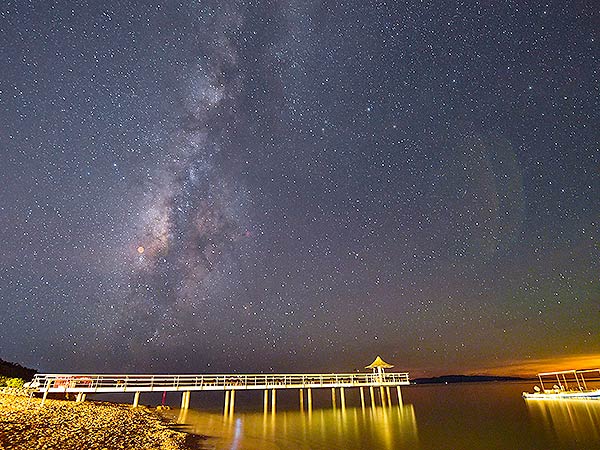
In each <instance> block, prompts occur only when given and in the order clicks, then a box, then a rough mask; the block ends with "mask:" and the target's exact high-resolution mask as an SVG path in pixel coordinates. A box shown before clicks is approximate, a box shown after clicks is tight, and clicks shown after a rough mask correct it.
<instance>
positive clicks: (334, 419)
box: [171, 383, 600, 450]
mask: <svg viewBox="0 0 600 450" xmlns="http://www.w3.org/2000/svg"><path fill="white" fill-rule="evenodd" d="M531 388H532V383H529V384H521V383H473V384H449V385H426V386H425V385H422V386H407V387H403V388H402V393H403V403H402V405H401V406H399V405H398V403H397V402H396V398H395V395H394V396H393V398H394V401H395V404H394V405H393V406H388V407H381V406H376V407H374V408H373V407H370V406H368V405H367V406H366V407H365V408H364V409H363V408H361V406H360V397H359V392H358V389H353V390H350V389H347V390H346V408H344V409H342V408H340V406H339V397H338V406H337V408H332V406H331V393H330V391H327V390H321V391H318V390H313V396H314V400H313V409H312V411H306V407H305V410H304V411H303V412H302V411H300V410H299V398H298V392H297V391H289V392H286V391H278V397H277V402H278V404H277V411H276V413H275V414H272V413H271V412H269V413H267V414H264V413H263V410H262V396H261V393H260V392H257V391H254V392H238V394H237V396H236V410H235V412H234V414H233V416H227V417H225V416H224V415H223V413H222V411H221V409H220V408H222V405H221V403H219V402H222V397H223V394H222V393H221V394H220V396H218V397H217V396H216V395H212V396H211V395H206V394H195V397H194V395H193V396H192V405H191V406H192V408H193V409H190V410H188V411H187V413H185V415H184V412H181V411H178V410H172V411H171V413H172V414H173V415H174V416H175V417H179V420H180V421H181V422H185V423H187V424H189V425H190V426H191V428H193V431H194V432H196V433H198V434H202V435H206V436H208V439H206V440H205V441H204V442H203V444H202V447H201V448H203V449H239V450H242V449H243V450H254V449H261V450H270V449H285V450H293V449H324V450H333V449H344V450H350V449H453V450H459V449H577V450H583V449H590V450H591V449H600V402H598V401H596V402H594V401H572V402H555V401H545V402H540V401H537V402H535V401H525V400H523V399H522V398H521V392H522V391H524V390H530V389H531ZM392 392H393V391H392ZM366 393H367V394H368V391H367V392H366ZM367 400H368V395H367ZM367 403H368V402H367ZM218 405H220V406H218Z"/></svg>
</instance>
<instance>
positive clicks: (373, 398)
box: [369, 386, 375, 406]
mask: <svg viewBox="0 0 600 450" xmlns="http://www.w3.org/2000/svg"><path fill="white" fill-rule="evenodd" d="M369 394H371V406H375V392H374V389H373V386H369Z"/></svg>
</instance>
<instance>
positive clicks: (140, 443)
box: [0, 394, 202, 450]
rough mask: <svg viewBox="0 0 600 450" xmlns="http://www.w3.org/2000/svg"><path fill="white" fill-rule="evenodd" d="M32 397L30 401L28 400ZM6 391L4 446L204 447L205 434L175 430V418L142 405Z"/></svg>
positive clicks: (1, 408)
mask: <svg viewBox="0 0 600 450" xmlns="http://www.w3.org/2000/svg"><path fill="white" fill-rule="evenodd" d="M28 402H29V404H28ZM40 403H41V399H39V398H32V399H31V401H30V400H29V399H28V398H27V397H22V396H15V395H8V394H0V450H4V449H23V450H25V449H27V450H32V449H53V450H62V449H99V450H103V449H104V450H113V449H115V450H116V449H130V450H134V449H135V450H154V449H156V450H189V449H193V448H201V442H200V441H201V440H202V438H201V437H200V436H195V435H189V434H187V433H182V432H179V431H175V430H172V429H170V426H173V422H169V421H167V420H165V419H164V418H163V417H161V416H160V414H159V413H158V412H156V411H155V410H152V409H150V408H147V407H144V406H141V407H138V408H132V407H131V405H120V404H115V403H108V402H95V401H85V402H81V403H76V402H73V401H64V400H52V399H47V400H46V402H45V404H44V406H43V407H40Z"/></svg>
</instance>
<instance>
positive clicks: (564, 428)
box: [525, 400, 600, 442]
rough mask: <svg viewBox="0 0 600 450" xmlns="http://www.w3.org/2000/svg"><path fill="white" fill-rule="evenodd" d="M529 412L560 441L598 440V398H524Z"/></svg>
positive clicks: (599, 407)
mask: <svg viewBox="0 0 600 450" xmlns="http://www.w3.org/2000/svg"><path fill="white" fill-rule="evenodd" d="M525 404H526V405H527V409H528V411H529V414H530V415H531V416H532V417H533V418H534V419H537V420H538V421H540V422H542V423H543V424H544V427H545V428H546V430H547V431H549V432H550V433H552V434H554V435H556V437H557V438H558V439H559V440H560V441H561V442H572V440H573V436H575V437H576V438H577V439H578V440H581V441H589V440H590V439H594V440H597V441H598V442H600V432H599V431H598V424H600V401H598V400H526V401H525Z"/></svg>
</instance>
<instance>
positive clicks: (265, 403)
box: [263, 389, 269, 414]
mask: <svg viewBox="0 0 600 450" xmlns="http://www.w3.org/2000/svg"><path fill="white" fill-rule="evenodd" d="M263 397H264V398H263V409H264V413H265V414H266V413H268V412H269V390H268V389H265V393H264V396H263Z"/></svg>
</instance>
